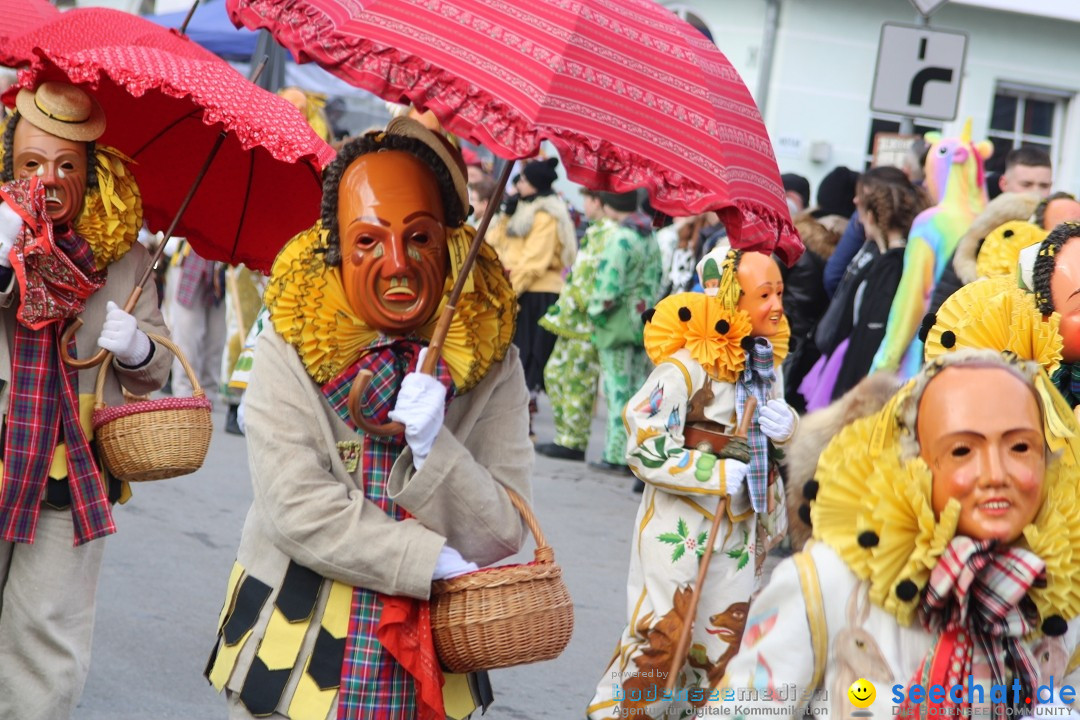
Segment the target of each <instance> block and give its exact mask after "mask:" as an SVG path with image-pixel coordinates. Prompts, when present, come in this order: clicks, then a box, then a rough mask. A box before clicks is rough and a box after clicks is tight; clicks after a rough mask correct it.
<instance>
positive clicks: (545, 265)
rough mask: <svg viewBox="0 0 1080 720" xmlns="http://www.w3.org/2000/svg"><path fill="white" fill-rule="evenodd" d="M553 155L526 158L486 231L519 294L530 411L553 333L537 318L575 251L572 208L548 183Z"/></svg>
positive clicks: (519, 334)
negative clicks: (512, 192)
mask: <svg viewBox="0 0 1080 720" xmlns="http://www.w3.org/2000/svg"><path fill="white" fill-rule="evenodd" d="M558 165H559V160H558V159H557V158H549V159H547V160H533V161H532V162H529V163H526V164H525V167H524V168H523V169H522V171H521V174H520V175H519V176H518V177H517V178H515V181H514V186H515V188H516V189H517V195H516V196H514V197H513V198H512V199H511V202H510V203H509V204H508V207H507V209H506V212H504V213H503V214H502V215H500V217H499V219H498V221H497V222H496V223H494V225H493V227H492V228H491V229H490V230H489V231H488V233H487V241H488V242H489V243H490V244H491V246H492V247H494V248H495V251H496V252H497V253H498V254H499V260H500V261H502V264H503V267H505V268H506V270H507V271H508V272H509V274H510V285H511V286H512V287H513V288H514V292H516V293H517V295H518V307H519V309H518V318H517V330H516V331H515V333H514V344H515V345H517V347H518V349H519V350H520V351H521V362H522V364H523V366H524V369H525V382H526V384H527V385H528V387H529V395H530V403H529V410H530V413H531V415H535V414H536V398H537V396H538V395H539V393H540V391H542V390H543V389H544V366H545V365H546V364H547V361H548V358H549V357H550V356H551V351H552V349H553V348H554V347H555V336H554V335H552V334H551V333H550V332H548V331H547V330H545V329H544V328H542V327H540V325H538V323H539V322H540V318H542V317H544V314H545V313H546V312H547V311H548V308H549V307H551V306H552V305H553V304H555V301H556V300H558V299H559V292H561V291H562V288H563V273H564V272H565V271H566V269H567V268H569V267H570V266H571V265H572V264H573V262H574V256H575V255H576V254H577V233H576V232H575V230H574V222H573V220H571V219H570V211H569V210H568V209H567V207H566V203H565V202H563V199H562V198H560V197H559V196H558V195H556V194H555V191H554V189H553V188H552V185H553V184H554V183H555V180H556V179H558V174H557V173H556V172H555V168H556V167H558Z"/></svg>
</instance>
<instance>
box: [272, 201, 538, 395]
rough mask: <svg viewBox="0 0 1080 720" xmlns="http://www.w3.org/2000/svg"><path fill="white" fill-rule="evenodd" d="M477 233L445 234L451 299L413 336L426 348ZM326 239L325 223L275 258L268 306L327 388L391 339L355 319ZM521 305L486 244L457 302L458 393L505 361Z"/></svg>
mask: <svg viewBox="0 0 1080 720" xmlns="http://www.w3.org/2000/svg"><path fill="white" fill-rule="evenodd" d="M474 235H475V231H474V230H473V229H472V228H471V227H469V226H468V225H464V226H462V227H461V228H458V229H454V230H451V229H448V231H447V242H448V243H449V245H450V257H451V258H452V261H451V272H450V273H448V276H447V279H446V292H445V293H444V295H443V299H442V302H441V303H440V304H439V308H438V309H437V310H436V311H435V313H434V314H433V315H432V316H431V319H430V320H429V321H428V322H427V324H425V325H424V326H423V327H422V328H420V330H419V331H418V332H417V333H416V334H415V336H413V337H414V338H415V339H417V340H421V341H429V340H430V339H431V335H432V333H433V332H434V331H435V325H436V323H437V322H438V319H439V315H440V314H441V313H442V309H443V307H444V306H445V305H446V300H447V297H448V296H449V294H450V289H451V287H452V286H453V281H454V277H456V274H457V271H458V261H457V260H456V259H457V258H463V257H464V256H465V253H466V252H467V251H468V247H469V245H470V243H471V242H472V238H473V236H474ZM326 247H327V233H326V231H325V230H323V229H322V223H321V222H317V223H316V224H315V225H314V226H312V227H311V228H309V229H307V230H305V231H304V232H302V233H300V234H299V235H297V236H296V237H294V238H293V239H292V240H290V241H289V244H288V245H286V246H285V248H284V249H283V250H282V251H281V252H280V253H279V254H278V256H277V259H276V260H274V266H273V268H272V269H271V271H270V281H269V283H268V285H267V287H266V294H265V298H264V300H265V302H266V306H267V308H268V310H269V312H270V320H271V322H273V324H274V328H275V329H276V330H277V332H278V333H279V334H280V335H281V337H282V338H284V339H285V341H286V342H288V343H289V344H290V345H292V346H293V347H294V348H296V352H297V353H298V354H299V355H300V359H301V361H302V362H303V363H304V367H305V368H306V369H307V371H308V375H310V376H311V378H312V379H313V380H314V381H315V382H317V383H319V384H322V383H325V382H327V381H328V380H330V379H331V378H333V377H335V376H336V375H337V374H338V373H340V372H341V371H342V370H344V369H345V368H347V367H349V366H350V365H352V364H353V363H355V362H356V361H357V360H358V359H359V358H360V356H361V355H362V354H363V352H364V350H365V349H366V348H368V347H369V346H371V345H373V344H378V343H380V342H382V341H383V340H386V339H387V338H386V336H384V335H382V334H380V333H379V332H378V331H377V330H375V329H373V328H371V327H369V326H368V325H367V323H365V322H364V321H363V320H362V319H360V317H359V316H357V315H356V313H355V312H353V310H352V307H351V306H350V305H349V302H348V299H347V298H346V296H345V287H344V285H343V284H342V281H341V271H340V269H339V268H337V267H332V266H329V265H327V264H326V263H325V261H324V259H323V258H324V257H325V250H326ZM516 315H517V299H516V295H515V294H514V291H513V290H512V289H511V287H510V283H509V282H508V281H507V280H506V276H505V275H504V274H503V271H502V265H501V264H500V263H499V259H498V256H496V255H495V251H494V250H493V249H491V247H490V246H489V245H487V244H486V243H485V244H483V245H481V248H480V254H479V256H478V257H477V259H476V264H475V265H474V266H473V269H472V272H471V278H470V279H469V282H468V284H467V285H466V286H465V291H464V292H462V294H461V298H459V300H458V304H457V310H456V312H455V313H454V320H453V322H452V323H451V324H450V331H449V333H447V336H446V340H445V343H444V344H443V349H442V356H443V359H444V360H445V361H446V364H447V366H448V367H449V369H450V375H451V377H452V378H453V380H454V385H455V388H456V390H457V392H458V394H461V393H464V392H467V391H468V390H470V389H472V388H473V387H475V386H476V384H477V383H478V382H480V380H481V379H483V377H484V375H486V374H487V372H488V370H489V369H490V368H491V366H492V364H493V363H495V362H497V361H499V360H502V359H503V358H504V357H505V356H506V351H507V349H508V348H509V346H510V342H511V341H512V339H513V337H514V323H515V319H516Z"/></svg>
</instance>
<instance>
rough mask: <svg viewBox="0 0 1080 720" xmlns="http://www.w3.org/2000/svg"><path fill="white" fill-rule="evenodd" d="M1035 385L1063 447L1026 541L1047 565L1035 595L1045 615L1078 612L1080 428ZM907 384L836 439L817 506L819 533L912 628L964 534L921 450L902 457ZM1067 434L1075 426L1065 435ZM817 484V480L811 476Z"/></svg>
mask: <svg viewBox="0 0 1080 720" xmlns="http://www.w3.org/2000/svg"><path fill="white" fill-rule="evenodd" d="M1040 375H1041V376H1042V378H1043V379H1045V383H1043V384H1042V387H1041V388H1037V392H1038V393H1039V395H1040V396H1041V397H1042V402H1043V403H1044V413H1045V414H1046V415H1047V416H1056V417H1048V418H1047V419H1046V420H1045V424H1046V432H1047V441H1048V444H1049V446H1050V447H1051V449H1054V448H1055V447H1057V448H1059V449H1061V453H1060V454H1056V455H1055V457H1054V458H1053V459H1052V460H1051V461H1050V462H1049V463H1048V464H1047V468H1046V477H1045V483H1044V488H1045V492H1046V499H1045V500H1044V502H1043V504H1042V508H1041V509H1040V510H1039V513H1038V515H1037V516H1036V517H1035V521H1034V522H1033V523H1032V524H1030V525H1028V526H1027V527H1026V528H1025V529H1024V531H1023V534H1022V536H1021V537H1020V539H1019V540H1018V541H1017V543H1019V544H1020V545H1022V546H1023V547H1025V548H1027V549H1028V550H1031V551H1032V552H1033V553H1035V554H1036V555H1038V556H1039V557H1040V558H1041V559H1042V561H1043V562H1044V563H1046V586H1045V587H1036V588H1032V590H1031V591H1030V592H1029V594H1030V596H1031V599H1032V600H1033V601H1034V602H1035V605H1036V607H1037V608H1038V610H1039V616H1040V617H1041V618H1042V619H1046V618H1048V617H1050V616H1052V615H1059V616H1061V617H1062V618H1064V619H1065V620H1071V619H1072V618H1074V617H1076V616H1077V615H1080V583H1078V582H1077V581H1076V580H1075V579H1074V578H1077V577H1080V575H1078V574H1080V554H1078V553H1076V552H1075V551H1074V548H1076V547H1080V498H1078V497H1077V483H1076V480H1075V477H1076V472H1077V464H1076V457H1077V454H1078V453H1077V439H1078V437H1080V427H1078V426H1077V422H1076V419H1075V417H1074V416H1073V414H1072V412H1071V411H1070V410H1069V409H1068V407H1067V406H1065V407H1062V406H1061V404H1059V403H1054V404H1053V405H1051V406H1049V407H1048V406H1045V403H1046V402H1047V400H1050V401H1051V402H1053V398H1052V397H1049V398H1048V397H1047V395H1046V391H1047V390H1049V392H1050V394H1051V396H1057V393H1056V392H1055V391H1054V390H1053V388H1052V387H1049V380H1048V379H1046V376H1045V374H1043V373H1040ZM913 384H914V381H912V382H909V383H908V384H907V385H905V386H904V387H903V388H901V390H900V391H899V392H898V393H897V395H896V396H894V398H893V399H892V400H890V402H889V403H888V404H887V405H886V406H885V408H884V409H883V410H882V411H881V412H880V413H878V414H877V415H871V416H868V417H865V418H862V419H860V420H856V421H855V422H853V423H851V424H850V425H848V426H846V427H845V428H844V429H843V430H841V431H840V433H839V434H838V435H837V436H836V437H835V438H834V439H833V440H832V441H831V442H830V443H829V445H828V446H827V447H826V448H825V451H824V452H823V453H822V454H821V458H820V459H819V461H818V467H817V473H816V475H815V481H816V483H817V486H816V490H811V494H813V493H814V492H815V491H816V495H814V499H813V501H812V502H811V506H810V519H811V523H812V526H813V532H814V537H815V538H816V539H818V540H820V541H822V542H824V543H826V544H827V545H829V547H831V548H832V549H833V550H835V551H836V552H837V553H838V554H839V555H840V557H841V558H843V560H844V562H845V563H846V564H847V566H848V567H849V568H850V569H851V571H852V572H854V573H855V575H856V576H857V577H859V578H860V579H862V580H868V581H869V582H870V600H871V601H872V602H873V603H874V604H876V605H878V606H879V607H881V608H883V609H884V610H885V611H886V612H889V613H890V614H892V615H894V616H895V617H896V619H897V620H898V621H899V622H900V624H902V625H909V624H910V623H911V621H912V620H913V618H914V617H915V613H916V611H917V609H918V606H919V598H920V597H921V595H922V590H923V588H925V587H926V584H927V582H928V580H929V578H930V573H931V571H932V570H933V569H934V567H935V566H936V565H937V562H938V559H939V558H940V556H941V553H942V552H943V551H944V550H945V547H946V546H947V545H948V544H949V542H950V541H951V540H952V539H953V537H954V536H955V534H956V525H957V521H958V519H959V515H960V504H959V502H958V501H957V500H956V499H950V500H949V501H948V503H947V504H946V506H945V508H944V509H943V510H942V512H941V516H940V517H938V518H935V517H934V511H933V508H932V506H931V500H930V499H931V490H932V476H931V472H930V468H929V467H928V466H927V465H926V463H925V462H924V461H923V460H922V459H921V458H919V457H916V458H913V459H911V460H906V461H905V460H903V459H902V457H903V456H902V453H901V446H900V434H901V432H903V431H902V430H901V427H900V422H899V420H898V418H897V409H898V406H899V405H900V404H901V403H902V402H903V399H904V397H905V394H909V393H910V392H911V388H912V386H913ZM1060 433H1069V435H1066V436H1062V435H1060ZM812 482H814V481H812Z"/></svg>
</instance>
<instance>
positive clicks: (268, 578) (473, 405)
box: [208, 328, 533, 717]
mask: <svg viewBox="0 0 1080 720" xmlns="http://www.w3.org/2000/svg"><path fill="white" fill-rule="evenodd" d="M244 402H245V404H246V409H245V417H246V430H247V444H248V459H249V463H250V469H251V478H252V484H253V486H254V501H253V503H252V506H251V509H250V510H249V511H248V515H247V520H246V522H245V523H244V529H243V535H242V537H241V540H240V547H239V550H238V551H237V565H236V567H235V568H234V573H233V578H232V579H231V580H230V593H231V594H232V596H230V597H227V598H226V602H225V607H224V608H223V610H222V615H221V618H220V622H221V623H222V624H224V623H226V622H227V621H228V620H229V616H230V613H231V611H232V607H231V606H232V605H233V604H234V602H235V592H236V588H237V587H239V586H242V585H243V581H244V578H246V577H249V576H250V577H252V578H255V579H257V580H258V581H260V582H261V583H262V584H265V585H266V586H269V588H271V590H270V592H269V595H268V597H266V599H265V601H264V602H263V603H262V605H261V610H260V611H259V613H258V616H257V618H256V619H255V620H254V622H253V626H252V628H251V630H250V632H249V633H245V635H244V638H243V639H242V640H241V641H240V642H239V643H237V644H239V645H242V647H235V645H236V644H234V647H232V648H228V647H226V645H225V644H224V643H223V642H222V640H221V639H220V637H219V641H218V646H217V651H216V657H215V658H213V659H212V660H211V664H210V666H209V667H208V675H209V677H210V680H211V682H212V683H213V684H214V685H215V686H216V687H218V689H219V690H220V689H222V688H223V687H225V688H228V689H230V690H232V691H234V692H239V691H240V690H241V689H242V688H243V686H244V680H245V678H246V677H247V675H248V671H249V668H250V667H251V666H252V662H253V659H254V658H255V655H256V652H257V651H258V649H259V646H260V644H261V643H262V642H263V640H264V637H265V636H266V633H267V626H268V625H270V624H271V623H270V620H271V616H272V615H273V613H274V602H275V599H276V597H277V594H278V591H279V590H280V588H281V585H282V582H283V581H284V579H285V574H286V571H287V570H288V568H289V565H290V562H295V563H297V564H299V565H301V566H303V567H304V568H307V569H309V570H311V571H314V573H316V574H317V575H318V576H320V577H321V585H320V588H319V591H318V592H319V597H318V600H317V601H316V603H315V607H314V610H313V613H312V616H311V618H310V621H309V623H308V625H307V630H306V631H305V636H304V639H303V641H302V643H301V645H300V649H299V654H298V656H297V658H296V660H295V663H293V664H292V665H291V667H292V676H291V678H290V680H289V682H288V684H287V685H286V688H285V690H284V693H283V694H282V696H281V699H280V702H279V703H278V705H277V712H278V713H280V714H282V715H285V716H286V717H288V716H289V706H290V701H291V698H292V696H293V694H294V693H295V692H296V687H297V685H298V683H299V682H300V680H301V676H302V675H303V670H304V668H305V666H306V665H307V663H308V659H309V658H310V657H311V654H312V651H313V649H314V647H315V642H316V640H317V639H318V635H319V630H320V623H323V622H324V618H323V613H324V610H325V609H326V606H327V603H328V602H330V600H329V599H328V596H329V595H330V594H331V588H332V587H333V586H334V584H335V583H334V581H337V582H338V583H344V584H345V585H348V586H353V587H363V588H366V589H369V590H374V591H376V592H380V593H386V594H389V595H403V596H408V597H412V598H420V599H426V598H428V596H429V594H430V591H431V580H432V574H433V573H434V570H435V563H436V559H437V558H438V556H439V552H440V550H441V549H442V547H443V545H444V544H447V545H449V546H450V547H453V548H455V549H456V550H458V551H459V552H460V553H461V554H462V555H463V556H464V557H465V559H467V560H471V561H473V562H475V563H477V564H478V565H480V566H481V567H483V566H485V565H488V564H491V563H494V562H497V561H499V560H501V559H503V558H506V557H508V556H510V555H512V554H514V553H516V552H517V551H518V550H519V549H520V547H521V545H522V543H523V541H524V540H525V537H526V529H525V525H524V523H523V521H522V520H521V517H520V515H519V514H518V513H517V511H516V510H515V509H514V508H513V506H512V505H511V504H510V500H509V499H508V496H507V494H506V492H505V491H504V490H503V488H502V487H501V486H505V487H509V488H513V489H514V490H515V491H517V492H518V493H519V494H520V495H522V496H523V497H524V498H525V499H526V500H530V499H531V483H530V477H531V473H532V465H533V449H532V443H531V442H530V441H529V432H528V429H529V416H528V402H529V395H528V391H527V389H526V387H525V378H524V375H523V372H522V369H521V362H520V360H519V359H518V355H517V349H516V348H515V347H514V346H511V347H510V349H509V352H508V353H507V356H506V358H505V359H504V360H503V361H502V362H499V363H495V364H494V365H493V366H492V368H491V369H490V371H489V372H488V374H487V375H486V376H485V377H484V379H483V380H481V382H480V383H479V384H478V385H477V386H476V387H474V388H473V389H472V390H470V391H469V392H468V393H466V394H464V395H462V396H460V397H457V398H455V399H454V401H453V402H452V403H451V404H450V406H449V408H448V409H447V413H446V418H445V422H444V425H443V427H442V428H441V429H440V431H439V435H438V437H437V439H436V441H435V444H434V446H433V447H432V450H431V453H430V455H429V456H428V458H427V460H426V462H425V463H424V466H423V468H422V469H421V470H419V471H415V470H414V469H413V464H412V453H411V451H410V450H409V449H408V448H406V449H405V451H404V452H403V453H402V454H401V455H400V456H399V457H398V459H397V461H396V463H395V464H394V467H393V470H392V471H391V474H390V477H389V479H388V483H387V492H388V495H389V496H390V497H391V499H393V501H394V502H395V503H397V504H398V505H399V506H401V507H403V508H404V509H406V510H407V511H408V512H409V513H410V514H411V515H412V518H410V519H407V520H403V521H396V520H394V519H393V518H391V517H390V516H388V515H387V514H386V513H385V512H383V511H382V510H381V509H380V508H379V507H378V506H376V505H375V504H374V503H372V502H371V501H369V500H367V499H366V498H365V497H364V490H363V488H364V477H363V472H362V462H358V463H356V464H355V469H352V470H350V469H349V468H348V466H347V460H344V459H343V451H342V450H341V448H342V447H343V446H348V445H353V446H354V447H355V444H356V442H357V441H358V440H362V439H363V438H362V436H359V435H358V434H357V433H356V432H354V431H353V430H351V429H350V428H349V427H348V426H347V425H346V424H345V423H344V422H343V421H342V420H341V419H340V418H339V417H338V415H337V413H336V412H335V411H334V410H333V409H332V408H331V407H330V404H329V403H328V402H327V401H326V399H325V398H324V396H323V394H322V392H321V390H320V388H319V386H318V385H317V384H316V383H315V382H314V381H313V380H312V379H311V378H310V377H309V376H308V374H307V371H306V370H305V368H304V366H303V364H302V362H301V360H300V358H299V356H298V355H297V353H296V351H295V350H294V349H293V348H292V347H291V346H290V345H288V344H287V343H286V342H285V341H284V340H283V339H282V338H281V337H280V336H279V335H278V334H277V333H276V332H275V331H274V330H273V329H272V328H268V329H267V330H266V331H264V332H263V334H262V335H261V336H260V337H259V341H258V345H257V347H256V355H255V366H254V372H253V379H252V381H251V385H250V386H249V388H248V390H247V393H246V395H245V400H244ZM344 454H346V455H347V453H344ZM327 624H328V623H327ZM267 643H270V640H267ZM334 705H335V706H336V699H335V700H334ZM330 714H331V715H332V714H333V712H332V711H331V713H330Z"/></svg>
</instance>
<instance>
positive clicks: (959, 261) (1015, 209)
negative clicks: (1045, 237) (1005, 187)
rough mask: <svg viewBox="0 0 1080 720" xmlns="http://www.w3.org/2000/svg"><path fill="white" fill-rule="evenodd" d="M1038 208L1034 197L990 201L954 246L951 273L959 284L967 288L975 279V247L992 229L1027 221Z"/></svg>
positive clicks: (1013, 196)
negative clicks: (1015, 221)
mask: <svg viewBox="0 0 1080 720" xmlns="http://www.w3.org/2000/svg"><path fill="white" fill-rule="evenodd" d="M1038 205H1039V198H1038V196H1036V195H1027V194H1025V193H1001V194H1000V195H998V196H997V197H996V198H994V199H993V200H991V201H990V202H989V203H988V204H987V206H986V209H984V210H983V211H982V212H981V213H979V214H978V215H977V216H975V220H974V221H973V222H972V223H971V227H970V228H968V231H967V232H966V233H964V235H963V237H961V238H960V242H959V243H958V244H957V245H956V253H955V254H954V255H953V269H954V270H955V271H956V276H957V277H958V278H960V282H962V283H964V284H965V285H967V284H968V283H969V282H974V281H975V278H976V277H978V276H977V275H976V273H975V258H976V257H978V254H979V245H980V243H981V242H982V241H983V239H984V238H985V237H986V236H987V235H989V234H990V233H991V232H993V230H994V228H996V227H998V226H999V225H1004V224H1005V223H1007V222H1009V221H1010V220H1027V219H1028V218H1030V217H1031V215H1032V213H1034V212H1035V208H1036V207H1038Z"/></svg>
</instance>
